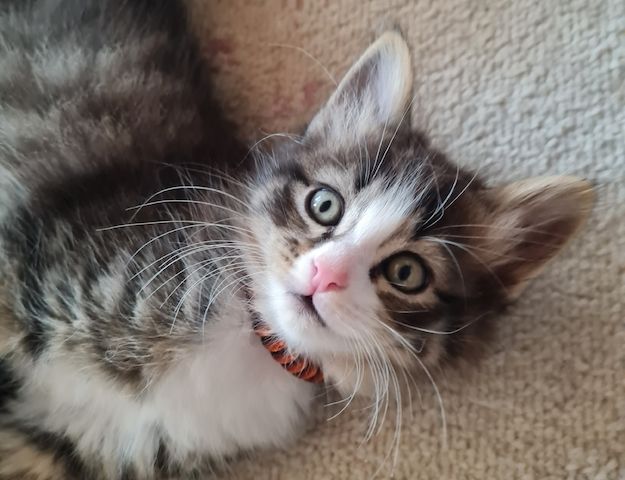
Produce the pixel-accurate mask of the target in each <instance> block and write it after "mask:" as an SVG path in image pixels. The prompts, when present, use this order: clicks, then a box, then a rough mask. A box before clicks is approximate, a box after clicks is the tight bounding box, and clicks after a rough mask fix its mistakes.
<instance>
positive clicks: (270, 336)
mask: <svg viewBox="0 0 625 480" xmlns="http://www.w3.org/2000/svg"><path fill="white" fill-rule="evenodd" d="M252 326H253V327H254V332H255V333H256V335H258V337H260V341H261V342H262V344H263V345H264V346H265V348H266V349H267V350H268V351H269V353H270V354H271V356H272V357H273V358H274V360H275V361H276V362H278V363H279V364H280V365H282V368H284V369H285V370H286V371H287V372H289V373H290V374H291V375H294V376H296V377H297V378H299V379H301V380H304V381H306V382H311V383H317V384H319V383H323V372H322V371H321V367H319V366H318V365H316V364H314V363H313V362H311V361H309V360H307V359H305V358H302V357H301V356H299V355H293V354H291V353H289V352H288V348H287V346H286V343H285V342H284V340H281V339H280V338H279V337H278V336H277V335H276V334H275V332H273V331H272V330H271V328H270V327H269V325H267V323H265V322H264V321H263V320H262V319H261V318H260V315H259V314H258V313H256V312H252Z"/></svg>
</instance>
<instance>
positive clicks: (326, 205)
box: [319, 200, 332, 213]
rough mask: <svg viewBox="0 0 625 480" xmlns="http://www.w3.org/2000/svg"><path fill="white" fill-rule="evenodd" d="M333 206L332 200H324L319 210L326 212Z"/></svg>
mask: <svg viewBox="0 0 625 480" xmlns="http://www.w3.org/2000/svg"><path fill="white" fill-rule="evenodd" d="M331 206H332V201H331V200H326V201H325V202H323V203H322V204H321V205H320V206H319V211H320V212H321V213H325V212H327V211H328V210H330V207H331Z"/></svg>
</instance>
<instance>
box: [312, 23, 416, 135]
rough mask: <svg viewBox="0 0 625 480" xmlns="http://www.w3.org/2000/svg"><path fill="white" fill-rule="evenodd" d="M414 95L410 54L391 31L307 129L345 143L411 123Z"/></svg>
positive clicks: (362, 59)
mask: <svg viewBox="0 0 625 480" xmlns="http://www.w3.org/2000/svg"><path fill="white" fill-rule="evenodd" d="M411 92H412V67H411V63H410V52H409V51H408V46H407V45H406V42H405V41H404V39H403V38H402V36H401V34H400V33H399V32H396V31H388V32H386V33H384V34H383V35H382V36H380V38H378V40H376V41H375V42H374V43H373V44H372V45H371V46H370V47H369V48H368V49H367V50H366V51H365V52H364V53H363V55H362V56H361V57H360V59H359V60H358V61H357V62H356V63H355V64H354V65H353V66H352V67H351V68H350V70H349V71H348V72H347V74H346V75H345V77H344V78H343V80H342V81H341V83H340V84H339V85H338V87H337V89H336V91H335V92H334V93H333V94H332V96H331V97H330V100H328V102H327V103H326V104H325V106H324V107H322V109H321V110H320V111H319V113H318V114H317V115H316V116H315V117H314V118H313V120H312V122H311V123H310V125H309V126H308V129H307V130H306V136H307V137H315V138H322V139H323V140H324V141H328V142H333V141H334V142H338V145H345V144H348V143H353V142H360V141H361V140H362V139H363V138H366V137H368V136H369V135H370V134H374V135H380V133H381V132H382V131H383V130H385V129H386V131H391V132H393V131H394V130H395V129H396V128H397V126H398V125H399V123H400V122H402V121H403V122H408V121H409V117H410V112H408V111H407V110H408V108H409V100H410V97H411Z"/></svg>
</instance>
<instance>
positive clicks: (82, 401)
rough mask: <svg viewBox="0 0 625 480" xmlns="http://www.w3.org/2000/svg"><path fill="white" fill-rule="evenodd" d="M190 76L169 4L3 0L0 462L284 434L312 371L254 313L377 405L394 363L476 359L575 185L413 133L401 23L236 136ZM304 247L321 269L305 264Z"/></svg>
mask: <svg viewBox="0 0 625 480" xmlns="http://www.w3.org/2000/svg"><path fill="white" fill-rule="evenodd" d="M210 90H211V89H210V81H209V79H208V78H207V76H206V69H205V66H204V65H203V61H202V58H201V57H200V55H199V53H198V47H197V45H196V43H195V40H194V39H193V38H192V36H191V35H190V34H189V33H188V28H187V22H186V16H185V11H184V7H183V6H182V5H181V4H179V3H178V2H174V1H156V2H153V1H148V0H133V1H130V0H21V1H4V2H3V3H2V4H1V5H0V479H1V480H9V479H33V480H61V479H84V478H89V479H95V480H98V479H102V480H104V479H138V480H141V479H164V478H189V477H191V476H193V475H201V474H203V473H206V472H210V471H212V469H213V468H215V467H219V466H220V465H222V464H223V463H224V462H225V461H226V460H228V459H230V458H233V457H236V456H237V455H238V454H240V453H241V452H243V451H253V450H255V449H258V448H269V447H276V446H280V445H284V444H285V443H286V442H288V441H291V440H292V439H293V438H294V437H295V436H296V435H297V434H298V432H299V431H300V429H301V427H302V425H303V424H304V423H305V421H306V418H307V416H308V414H309V412H310V410H311V406H312V403H313V400H314V398H315V397H316V396H317V395H318V393H319V392H318V387H316V386H314V385H312V384H310V383H307V382H304V381H302V380H300V379H298V378H296V377H294V376H293V375H290V374H289V373H288V372H286V371H285V370H284V369H283V368H282V367H281V366H280V365H278V363H277V362H275V361H274V360H273V359H272V357H271V355H269V353H268V352H267V350H266V349H265V348H264V347H263V345H262V344H261V342H260V341H259V339H258V338H256V336H255V335H254V332H253V329H252V324H251V315H252V314H258V315H260V316H261V317H262V318H263V320H264V321H265V322H266V323H267V324H268V325H269V326H270V327H271V328H272V329H273V330H274V331H275V332H276V333H277V335H279V336H280V337H281V338H282V339H283V340H284V341H285V342H286V344H287V346H288V348H289V350H290V351H292V352H294V353H297V354H299V355H303V356H305V357H306V358H309V359H310V360H312V361H315V362H317V363H319V364H320V365H321V367H322V368H323V371H324V373H325V378H326V383H327V386H328V387H333V388H336V389H337V391H338V392H339V393H341V394H342V395H344V396H345V397H346V398H350V397H351V396H354V395H366V396H370V397H371V398H373V399H374V400H375V403H374V404H375V405H376V406H377V407H376V409H374V410H375V411H374V415H377V414H378V413H379V411H380V409H382V408H383V405H384V404H385V402H389V401H391V402H394V401H395V400H391V399H394V398H399V397H400V396H401V390H402V388H403V387H402V386H400V385H399V383H400V382H399V379H401V378H406V376H405V375H403V377H402V375H401V373H402V372H409V373H416V372H428V368H430V367H432V366H435V365H443V364H445V365H448V366H450V368H456V367H458V366H459V364H460V363H462V361H469V362H470V361H471V359H473V358H475V356H476V355H478V354H479V353H480V351H481V349H482V348H481V346H482V344H483V343H484V342H485V341H486V340H487V339H488V337H489V336H490V332H491V330H492V327H493V325H494V323H493V318H492V315H491V314H492V313H494V312H497V311H498V310H500V309H501V308H503V307H504V306H505V305H506V304H507V303H508V302H509V301H510V300H511V299H513V298H514V297H515V296H517V295H518V294H519V293H520V291H521V289H522V287H523V286H524V285H525V284H526V282H527V281H528V280H529V279H530V278H531V277H532V276H534V275H535V274H536V273H537V272H538V271H539V270H540V269H541V268H542V267H543V266H544V264H545V263H546V262H547V261H548V260H549V259H550V258H552V257H553V256H554V255H555V254H556V253H557V252H558V251H559V250H560V249H561V247H562V246H563V245H564V244H565V243H566V241H567V240H568V239H569V238H570V237H571V235H572V234H573V233H574V232H575V231H576V230H577V229H578V228H579V226H580V225H581V224H582V223H583V220H584V218H585V216H586V214H587V212H588V210H589V209H590V206H591V202H592V195H591V190H590V188H589V186H588V184H587V183H586V182H583V181H581V180H578V179H574V178H568V177H547V178H539V179H532V180H526V181H521V182H518V183H514V184H512V185H507V186H502V187H488V186H487V185H486V184H485V183H484V182H483V181H482V180H481V179H480V178H478V176H477V175H475V174H473V173H471V172H467V171H465V170H463V169H460V168H457V167H456V166H454V165H453V164H452V163H450V162H449V161H448V160H447V159H446V158H445V157H444V155H442V154H441V153H440V152H438V151H437V150H435V149H434V148H432V147H431V146H430V145H429V143H428V142H427V140H426V139H425V138H424V137H423V136H422V135H421V134H419V133H418V132H416V131H415V130H413V129H412V127H411V125H410V104H411V102H410V98H411V91H412V68H411V65H410V54H409V51H408V48H407V46H406V43H405V42H404V40H403V39H402V37H401V36H400V35H399V34H398V33H396V32H387V33H385V34H384V35H382V36H381V37H380V38H379V39H378V40H377V41H376V42H375V43H374V44H373V45H372V46H371V47H369V49H368V50H367V51H366V52H365V53H364V54H363V56H362V57H361V59H360V60H358V62H356V64H355V65H354V66H353V67H352V69H351V70H350V71H349V72H347V74H346V76H345V78H344V79H343V81H342V82H341V84H340V85H339V86H338V88H337V91H336V92H335V93H334V94H333V95H332V96H331V98H330V99H329V100H328V102H327V104H326V105H325V106H323V107H322V109H321V110H320V112H319V113H318V114H317V115H316V116H315V117H314V118H313V119H312V121H311V123H310V124H309V126H308V128H307V129H306V130H305V132H303V134H302V136H301V137H297V138H295V139H293V140H284V142H283V143H281V144H279V145H275V146H274V147H273V148H272V150H271V151H270V152H265V153H258V154H255V156H254V158H253V159H251V158H250V156H249V155H246V152H247V149H246V148H245V146H244V145H242V144H241V143H239V142H238V141H237V139H236V135H235V134H234V130H233V128H232V126H231V125H230V124H229V123H228V121H227V120H226V119H225V117H224V116H223V115H222V113H221V112H220V110H219V107H217V106H215V104H214V102H213V100H212V99H211V95H210ZM320 189H321V190H324V192H327V191H330V192H331V195H332V196H331V202H338V203H336V204H334V205H333V206H334V207H336V208H337V209H338V210H336V211H337V212H340V215H338V214H337V215H338V216H336V217H335V218H334V219H333V220H332V222H331V224H327V223H326V222H320V221H319V217H318V216H317V213H314V212H313V213H311V208H312V207H311V205H312V204H311V198H314V195H315V194H316V192H319V191H320ZM324 195H325V193H324ZM323 198H326V197H323ZM313 207H314V205H313ZM398 255H399V257H398ZM397 258H400V259H404V260H402V261H407V262H408V263H407V264H400V265H399V267H398V268H401V267H406V265H408V267H410V268H412V269H413V270H410V268H409V270H403V271H404V273H405V272H410V274H411V275H418V278H419V282H420V285H419V288H406V285H404V284H401V282H403V281H404V280H401V282H400V281H399V280H393V278H394V277H392V275H393V270H392V268H391V267H389V265H391V266H392V265H394V263H393V262H395V261H396V260H397ZM405 259H408V260H405ZM324 262H325V263H324ZM410 262H412V263H410ZM321 264H324V265H325V264H327V265H330V267H328V268H338V267H336V266H337V265H341V269H342V271H341V275H342V277H341V278H343V280H341V282H342V283H341V285H337V284H336V283H334V284H330V286H332V285H334V287H336V288H328V289H326V290H323V291H322V290H321V289H320V288H319V286H318V284H316V285H317V286H316V287H311V285H313V283H311V282H312V279H313V278H314V276H315V274H316V271H317V270H318V269H319V268H320V267H318V266H319V265H321ZM324 268H325V267H324ZM415 269H418V270H415ZM337 278H338V277H337ZM402 278H403V277H402ZM406 278H408V277H406ZM415 278H417V277H415ZM406 281H407V280H406ZM311 288H312V289H311Z"/></svg>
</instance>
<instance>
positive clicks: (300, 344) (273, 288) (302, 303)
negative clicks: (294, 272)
mask: <svg viewBox="0 0 625 480" xmlns="http://www.w3.org/2000/svg"><path fill="white" fill-rule="evenodd" d="M267 287H268V292H267V293H268V295H266V296H265V300H264V301H263V302H261V304H260V305H259V307H260V308H261V312H260V313H261V315H262V316H263V318H264V320H265V321H266V322H267V323H268V324H269V325H270V326H271V327H272V328H273V329H274V330H275V331H276V332H277V333H278V334H279V335H280V336H281V337H282V338H284V340H285V341H286V343H287V344H288V345H289V347H290V348H291V349H293V350H294V351H296V352H297V353H302V354H306V355H310V356H312V357H315V358H322V357H323V356H324V355H327V354H347V353H349V352H350V339H349V337H348V336H347V335H346V334H345V332H343V331H342V330H343V329H342V328H341V327H342V325H341V324H342V322H340V321H337V318H335V316H334V315H330V314H329V313H328V310H329V309H328V308H327V299H326V301H325V302H324V301H320V300H319V299H317V298H315V299H314V300H313V299H312V298H311V297H307V296H303V295H299V294H296V293H293V292H291V291H289V290H288V288H286V287H285V286H284V285H282V283H281V282H279V281H278V280H270V281H269V282H268V284H267V285H266V288H267Z"/></svg>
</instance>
